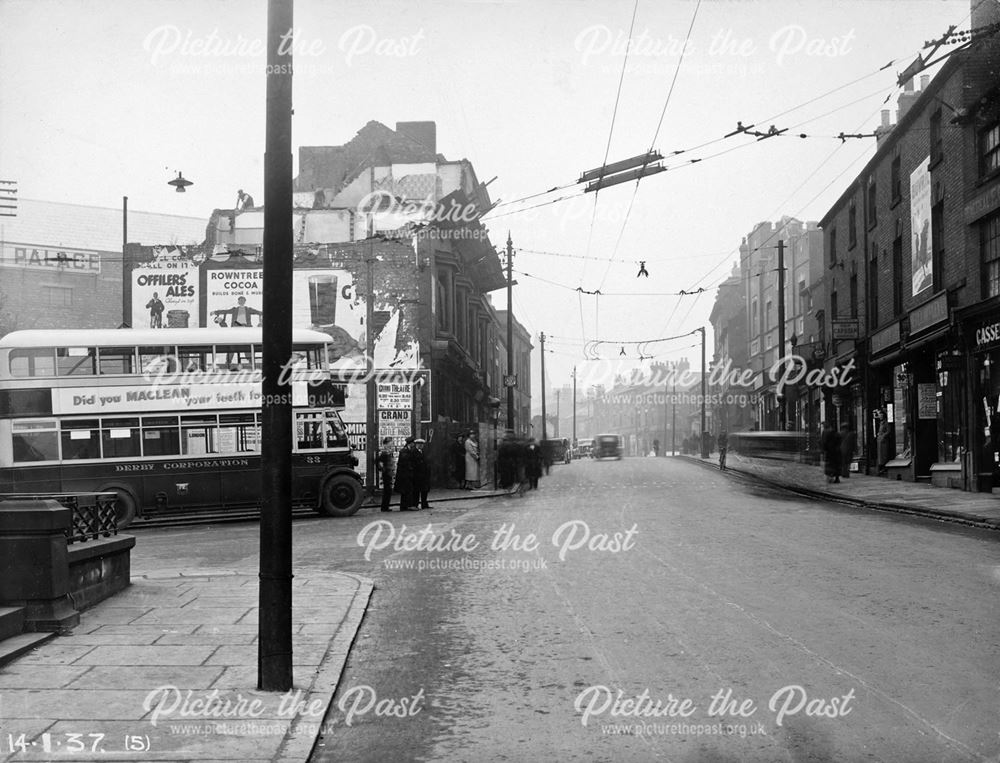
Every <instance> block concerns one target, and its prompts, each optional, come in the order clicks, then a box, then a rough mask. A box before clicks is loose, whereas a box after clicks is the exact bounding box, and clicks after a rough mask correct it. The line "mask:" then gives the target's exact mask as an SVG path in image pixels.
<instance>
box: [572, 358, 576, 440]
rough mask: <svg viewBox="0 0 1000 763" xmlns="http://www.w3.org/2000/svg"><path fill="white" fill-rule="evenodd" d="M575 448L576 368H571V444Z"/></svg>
mask: <svg viewBox="0 0 1000 763" xmlns="http://www.w3.org/2000/svg"><path fill="white" fill-rule="evenodd" d="M572 447H573V448H576V366H573V443H572Z"/></svg>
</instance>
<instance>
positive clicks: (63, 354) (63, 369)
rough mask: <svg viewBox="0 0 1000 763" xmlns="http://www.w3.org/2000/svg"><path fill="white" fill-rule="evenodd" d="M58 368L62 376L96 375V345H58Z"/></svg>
mask: <svg viewBox="0 0 1000 763" xmlns="http://www.w3.org/2000/svg"><path fill="white" fill-rule="evenodd" d="M56 370H57V371H58V372H59V375H60V376H96V375H97V348H96V347H57V348H56Z"/></svg>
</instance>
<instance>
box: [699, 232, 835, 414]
mask: <svg viewBox="0 0 1000 763" xmlns="http://www.w3.org/2000/svg"><path fill="white" fill-rule="evenodd" d="M830 325H831V326H832V325H833V324H832V323H831V324H830ZM702 352H704V345H703V349H702ZM783 357H785V242H784V241H781V240H780V239H779V241H778V362H779V363H780V362H781V359H782V358H783ZM778 399H779V401H780V402H779V403H778V429H780V430H781V431H782V432H784V431H785V422H786V421H787V419H788V411H787V409H786V408H785V403H786V402H787V400H786V398H785V392H784V390H782V389H779V390H778Z"/></svg>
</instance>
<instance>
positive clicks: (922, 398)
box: [917, 384, 937, 419]
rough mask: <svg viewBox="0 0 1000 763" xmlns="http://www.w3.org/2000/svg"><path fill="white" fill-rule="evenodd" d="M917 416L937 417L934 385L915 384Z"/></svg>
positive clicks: (922, 417)
mask: <svg viewBox="0 0 1000 763" xmlns="http://www.w3.org/2000/svg"><path fill="white" fill-rule="evenodd" d="M917 418H918V419H936V418H937V387H936V386H935V385H933V384H918V385H917Z"/></svg>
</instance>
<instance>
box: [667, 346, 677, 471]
mask: <svg viewBox="0 0 1000 763" xmlns="http://www.w3.org/2000/svg"><path fill="white" fill-rule="evenodd" d="M677 369H678V365H677V361H674V394H673V398H674V401H673V402H674V405H673V412H672V413H671V418H670V455H671V457H673V456H676V455H677ZM664 445H666V443H664Z"/></svg>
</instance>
